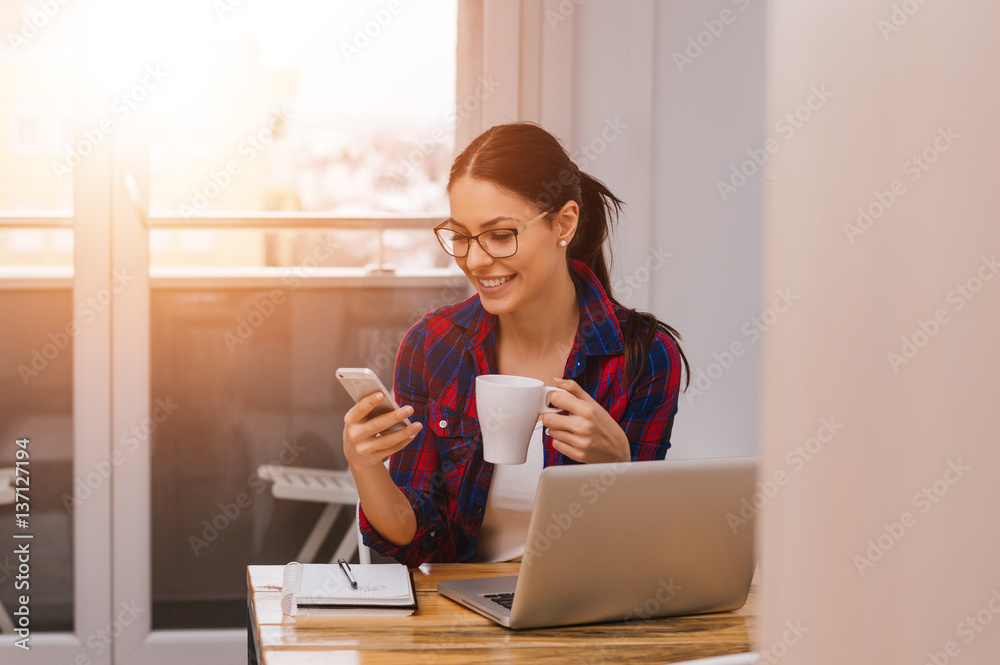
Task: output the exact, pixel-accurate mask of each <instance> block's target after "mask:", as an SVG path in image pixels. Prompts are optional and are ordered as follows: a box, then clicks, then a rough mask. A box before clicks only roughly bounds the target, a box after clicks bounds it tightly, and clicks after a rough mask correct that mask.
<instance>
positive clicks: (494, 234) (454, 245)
mask: <svg viewBox="0 0 1000 665" xmlns="http://www.w3.org/2000/svg"><path fill="white" fill-rule="evenodd" d="M547 214H549V211H548V210H546V211H545V212H543V213H541V214H540V215H538V216H537V217H535V218H534V219H531V220H529V221H527V222H525V223H524V224H522V225H521V226H519V227H517V228H516V229H490V230H489V231H483V232H482V233H477V234H476V235H474V236H467V235H465V234H464V233H459V232H458V231H453V230H451V229H449V228H447V227H446V226H445V224H447V223H448V222H447V221H446V222H443V223H442V224H440V225H438V226H436V227H434V235H436V236H437V239H438V242H439V243H441V247H442V248H443V249H444V251H446V252H448V253H449V254H451V255H452V256H454V257H455V258H457V259H461V258H465V257H466V256H468V254H469V247H471V246H472V241H473V240H475V241H476V242H478V243H479V246H480V247H482V248H483V251H484V252H486V253H487V254H488V255H490V256H492V257H493V258H494V259H506V258H508V257H511V256H514V254H515V253H517V236H518V234H519V233H521V232H522V231H524V230H525V229H526V228H528V227H529V226H531V225H532V224H534V223H535V222H537V221H538V220H540V219H541V218H542V217H545V215H547Z"/></svg>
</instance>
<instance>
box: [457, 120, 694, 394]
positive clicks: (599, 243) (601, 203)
mask: <svg viewBox="0 0 1000 665" xmlns="http://www.w3.org/2000/svg"><path fill="white" fill-rule="evenodd" d="M463 176H470V177H472V178H476V179H477V180H485V181H487V182H491V183H493V184H495V185H498V186H499V187H502V188H503V189H506V190H508V191H510V192H513V193H515V194H517V195H518V196H520V197H522V198H523V199H524V200H526V201H528V202H530V203H532V204H534V205H536V206H537V207H538V210H539V212H541V211H543V210H547V211H550V212H555V211H558V210H560V209H562V207H563V206H564V205H565V204H566V203H567V202H568V201H576V203H577V205H578V206H580V220H579V223H578V225H577V230H576V234H575V235H574V236H573V239H572V240H571V241H570V243H569V246H568V248H567V249H568V250H569V251H568V255H569V258H571V259H578V260H580V261H582V262H583V263H585V264H586V265H587V266H588V267H589V268H590V269H591V270H592V271H593V272H594V274H595V275H596V276H597V279H598V280H599V281H600V282H601V286H603V287H604V290H605V291H606V292H607V294H608V297H609V298H611V301H612V302H613V303H615V304H616V305H618V306H619V307H622V308H624V309H626V310H627V312H628V315H627V318H626V321H625V325H624V326H622V336H623V337H624V339H625V368H626V376H628V377H629V383H630V385H631V384H634V383H635V381H637V380H638V378H639V377H640V376H641V375H642V372H643V370H644V369H645V363H646V355H647V353H648V351H649V348H650V346H651V345H652V344H653V340H654V338H655V336H656V331H657V330H662V331H663V332H665V333H666V334H667V335H668V336H669V337H670V338H671V339H673V341H674V343H675V344H676V345H677V350H678V352H679V353H680V356H681V361H682V362H683V365H684V370H685V373H686V374H687V383H686V384H685V387H686V386H687V384H690V382H691V371H690V366H689V365H688V360H687V356H685V355H684V351H682V350H681V346H680V339H681V336H680V333H678V332H677V331H676V330H674V329H673V328H671V327H670V326H668V325H667V324H666V323H664V322H662V321H660V320H659V319H657V318H656V317H655V316H653V315H652V314H649V313H647V312H639V311H637V310H635V309H631V308H628V307H625V306H624V305H622V304H621V303H620V302H618V301H617V300H615V297H614V294H613V293H612V291H611V280H610V274H611V256H610V252H608V253H607V254H606V253H605V251H604V246H605V243H606V241H607V239H608V236H609V235H610V233H611V230H612V227H613V225H614V224H615V223H617V221H618V216H619V215H620V213H621V207H622V201H621V199H619V198H618V197H617V196H615V195H614V194H612V193H611V191H610V190H609V189H608V188H607V187H606V186H605V185H604V183H602V182H601V181H600V180H597V179H596V178H594V177H593V176H591V175H589V174H587V173H584V172H583V171H581V170H580V169H579V168H578V167H577V165H576V164H575V163H574V162H573V160H572V159H570V157H569V155H568V154H567V153H566V150H565V149H563V147H562V145H560V143H559V141H557V140H556V138H555V137H554V136H552V135H551V134H549V133H548V132H547V131H545V130H544V129H542V128H541V127H539V126H538V125H536V124H535V123H532V122H515V123H510V124H506V125H496V126H495V127H491V128H490V129H488V130H486V131H485V132H483V133H482V134H480V135H479V136H477V137H476V138H475V139H473V141H472V142H471V143H469V145H468V146H467V147H466V148H465V150H463V151H462V153H461V154H460V155H459V156H458V157H456V158H455V162H454V164H452V167H451V174H450V175H449V177H448V191H451V187H452V185H453V184H454V183H455V181H456V180H458V179H459V178H461V177H463ZM637 360H638V367H636V366H635V365H636V361H637Z"/></svg>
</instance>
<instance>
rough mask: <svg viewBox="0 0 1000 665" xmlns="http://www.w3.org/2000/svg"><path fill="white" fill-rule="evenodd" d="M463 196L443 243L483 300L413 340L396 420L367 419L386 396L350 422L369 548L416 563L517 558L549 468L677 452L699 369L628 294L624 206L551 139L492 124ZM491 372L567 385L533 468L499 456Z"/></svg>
mask: <svg viewBox="0 0 1000 665" xmlns="http://www.w3.org/2000/svg"><path fill="white" fill-rule="evenodd" d="M448 194H449V199H450V203H451V217H450V218H449V219H448V220H446V221H445V222H444V223H443V224H441V225H440V226H438V227H437V228H436V229H435V233H436V234H437V237H438V240H439V242H440V243H441V246H442V248H443V249H444V250H445V251H446V252H448V253H449V254H450V255H451V256H453V257H454V258H455V261H456V262H457V264H458V266H459V267H460V268H461V269H462V270H463V272H464V273H465V275H466V276H467V277H468V279H469V281H470V282H471V283H472V285H473V286H474V287H475V288H476V291H477V295H475V296H473V297H472V298H470V299H468V300H466V301H465V302H462V303H458V304H455V305H449V306H445V307H442V308H440V309H437V310H435V311H433V312H431V313H429V314H427V315H426V316H424V317H423V319H421V321H419V322H418V323H417V324H416V325H414V326H413V327H412V328H411V329H410V330H409V331H408V332H407V334H406V336H405V337H404V339H403V342H402V344H401V346H400V350H399V355H398V357H397V361H396V371H395V382H394V384H395V385H394V392H395V395H396V399H397V401H398V402H399V404H400V405H402V406H401V408H400V409H399V410H398V411H395V412H393V413H390V414H386V415H383V416H379V417H375V418H369V414H370V412H371V410H372V407H374V405H375V404H376V403H377V402H378V401H380V400H381V399H382V396H381V395H379V394H376V395H372V396H369V397H368V398H366V399H364V400H362V401H361V402H359V403H358V404H357V405H355V406H354V407H353V408H352V409H351V410H350V411H349V412H348V413H347V415H346V416H345V418H344V423H345V426H344V453H345V456H346V457H347V461H348V464H349V465H350V468H351V471H352V473H353V474H354V478H355V481H356V484H357V487H358V494H359V496H360V498H361V511H360V524H361V529H362V532H363V534H364V539H365V542H366V543H367V544H368V545H369V546H371V547H373V548H374V549H375V550H376V551H378V552H380V553H381V554H383V555H386V556H392V557H395V558H397V559H398V560H400V561H403V562H405V563H407V564H409V565H417V564H420V563H423V562H426V561H465V560H474V561H499V560H507V559H511V558H516V557H518V556H519V555H520V553H521V552H522V551H523V547H524V538H525V536H526V533H527V518H528V516H530V512H531V506H532V504H533V502H534V493H535V487H536V485H537V480H538V475H539V474H540V473H541V469H542V467H544V466H549V465H554V464H572V463H595V462H613V461H629V460H631V461H639V460H652V459H663V458H664V457H665V456H666V453H667V450H668V449H669V448H670V432H671V430H672V427H673V419H674V415H675V414H676V411H677V397H678V392H679V389H680V379H681V372H682V370H681V367H682V365H683V367H684V368H685V370H686V369H687V360H686V358H685V357H684V354H683V352H682V351H681V350H680V347H679V345H678V340H679V335H678V334H677V332H676V331H675V330H674V329H673V328H671V327H670V326H667V325H666V324H664V323H663V322H661V321H658V320H657V319H656V317H655V316H653V315H652V314H648V313H642V312H637V311H635V310H633V309H629V308H626V307H624V306H623V305H621V304H620V303H619V302H618V301H616V300H615V299H614V298H613V296H612V293H611V284H610V281H609V274H610V257H609V256H607V255H606V251H605V243H606V240H607V238H608V236H609V233H610V230H611V224H612V220H613V219H614V218H616V217H617V213H618V212H620V209H621V201H620V200H619V199H618V198H617V197H615V196H614V195H613V194H612V193H611V192H610V191H608V189H607V187H605V186H604V185H603V184H602V183H601V182H599V181H598V180H595V179H594V178H593V177H591V176H590V175H588V174H586V173H583V172H581V171H580V170H579V169H578V168H577V166H576V165H575V164H574V163H573V162H572V160H571V159H570V158H569V155H567V154H566V151H565V150H564V149H563V147H562V146H561V145H560V144H559V142H558V141H557V140H556V139H555V137H553V136H552V135H551V134H549V133H548V132H546V131H545V130H544V129H542V128H541V127H539V126H537V125H535V124H532V123H526V122H520V123H512V124H507V125H498V126H496V127H493V128H491V129H489V130H487V131H486V132H484V133H483V134H481V135H480V136H479V137H477V138H476V139H475V140H474V141H472V143H470V144H469V146H468V147H466V149H465V150H464V151H463V152H462V154H460V155H459V156H458V157H457V158H456V159H455V163H454V164H453V165H452V169H451V174H450V178H449V181H448ZM481 374H514V375H520V376H528V377H533V378H537V379H540V380H542V381H543V382H545V383H546V384H549V385H555V386H558V387H560V388H564V389H565V390H566V392H555V393H552V395H551V396H550V404H551V405H552V406H553V407H556V408H558V409H560V410H561V412H560V413H551V414H545V415H543V416H542V419H541V425H544V431H543V429H542V427H541V426H540V427H538V428H536V430H535V433H534V435H533V436H532V441H531V443H530V444H529V448H528V457H529V461H528V462H527V463H526V464H524V465H520V466H506V465H493V464H490V463H488V462H486V461H485V460H484V459H483V452H482V450H483V448H482V435H481V433H480V430H479V423H478V421H477V419H476V408H475V396H474V385H475V379H476V377H477V376H479V375H481ZM405 417H410V419H411V421H413V424H412V425H410V426H409V427H407V428H405V429H402V430H400V431H398V432H393V433H391V434H386V435H384V436H378V433H379V432H381V431H383V430H385V429H386V427H388V426H390V425H392V424H393V423H396V422H399V421H401V420H402V419H403V418H405ZM533 453H534V454H533ZM386 455H391V458H390V463H389V468H388V469H386V467H385V466H384V465H383V464H382V460H383V459H384V458H385V456H386Z"/></svg>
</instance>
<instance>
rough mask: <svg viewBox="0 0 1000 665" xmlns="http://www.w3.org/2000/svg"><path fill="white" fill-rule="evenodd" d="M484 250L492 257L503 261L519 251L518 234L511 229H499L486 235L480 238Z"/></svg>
mask: <svg viewBox="0 0 1000 665" xmlns="http://www.w3.org/2000/svg"><path fill="white" fill-rule="evenodd" d="M479 242H481V243H482V245H483V249H485V250H486V253H487V254H489V255H490V256H492V257H494V258H497V259H503V258H506V257H508V256H513V255H514V252H516V251H517V234H516V233H514V232H513V231H512V230H510V229H499V230H496V231H490V232H489V233H484V234H483V235H481V236H480V237H479Z"/></svg>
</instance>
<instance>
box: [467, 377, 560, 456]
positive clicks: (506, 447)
mask: <svg viewBox="0 0 1000 665" xmlns="http://www.w3.org/2000/svg"><path fill="white" fill-rule="evenodd" d="M555 390H563V389H562V388H556V387H554V386H547V385H545V384H544V383H543V382H541V381H539V380H538V379H532V378H528V377H526V376H512V375H509V374H484V375H482V376H477V377H476V413H477V415H478V417H479V430H480V431H481V432H482V434H483V457H484V458H485V459H486V461H487V462H492V463H493V464H524V461H525V460H526V459H527V457H528V443H529V442H530V441H531V432H532V430H534V429H535V423H536V422H538V416H539V415H540V414H543V413H559V411H561V409H556V408H553V407H551V406H548V403H549V393H551V392H553V391H555ZM563 392H566V391H564V390H563Z"/></svg>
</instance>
